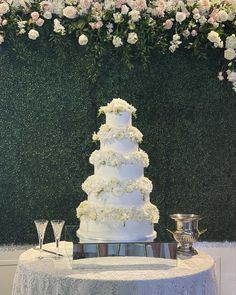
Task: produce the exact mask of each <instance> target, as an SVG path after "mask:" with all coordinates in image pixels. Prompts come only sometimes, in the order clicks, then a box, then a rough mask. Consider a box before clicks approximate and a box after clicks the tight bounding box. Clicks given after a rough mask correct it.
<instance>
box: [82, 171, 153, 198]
mask: <svg viewBox="0 0 236 295" xmlns="http://www.w3.org/2000/svg"><path fill="white" fill-rule="evenodd" d="M82 189H83V191H84V192H86V193H87V194H88V195H89V194H93V195H94V196H96V197H98V198H99V196H100V194H101V193H111V194H112V195H113V196H114V197H121V196H122V195H123V194H124V193H131V192H133V191H135V190H140V192H141V195H142V197H143V199H146V197H147V196H149V194H150V193H151V191H152V189H153V186H152V182H151V181H150V180H149V179H148V178H147V177H141V178H139V179H138V180H126V181H124V180H122V181H120V180H119V179H117V178H115V177H114V178H112V179H109V180H108V179H104V178H101V177H98V176H96V175H91V176H89V177H88V178H87V179H86V180H85V182H84V183H83V184H82Z"/></svg>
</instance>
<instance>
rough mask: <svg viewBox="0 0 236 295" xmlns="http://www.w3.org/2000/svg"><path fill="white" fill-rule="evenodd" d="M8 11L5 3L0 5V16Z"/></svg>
mask: <svg viewBox="0 0 236 295" xmlns="http://www.w3.org/2000/svg"><path fill="white" fill-rule="evenodd" d="M9 9H10V8H9V5H8V4H7V3H5V2H3V3H0V16H1V15H3V14H6V13H7V12H8V11H9Z"/></svg>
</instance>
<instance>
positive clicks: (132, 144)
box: [77, 98, 159, 242]
mask: <svg viewBox="0 0 236 295" xmlns="http://www.w3.org/2000/svg"><path fill="white" fill-rule="evenodd" d="M135 112H136V109H135V108H134V107H133V106H132V105H130V104H128V103H127V102H126V101H124V100H122V99H120V98H114V99H113V100H112V101H111V102H110V103H109V104H107V106H104V107H101V108H100V110H99V114H101V113H104V114H105V115H106V124H104V125H102V126H101V127H100V130H99V131H98V133H94V135H93V140H94V141H100V149H99V150H95V151H94V152H93V153H92V154H91V156H90V159H89V161H90V163H91V164H93V165H94V175H92V176H89V177H88V178H87V179H86V180H85V182H84V183H83V184H82V189H83V190H84V191H85V192H86V193H87V195H88V200H86V201H83V202H82V203H80V205H79V207H78V208H77V217H78V218H79V219H80V227H79V229H78V231H77V236H78V237H79V238H80V241H81V242H96V241H101V242H117V241H120V242H128V241H152V240H153V239H154V238H155V237H156V232H155V231H154V229H153V224H154V223H157V222H158V219H159V211H158V209H157V207H156V206H154V205H153V204H151V203H150V197H149V195H150V192H151V191H152V182H151V181H150V180H149V179H148V178H146V177H144V173H143V170H144V167H147V166H148V165H149V159H148V155H147V154H146V153H145V152H144V151H142V150H141V149H139V147H138V144H139V143H140V142H141V141H142V136H143V135H142V133H141V132H140V131H139V130H138V129H137V128H135V127H133V126H132V121H131V119H132V115H135Z"/></svg>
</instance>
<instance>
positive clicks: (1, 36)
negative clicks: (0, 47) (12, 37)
mask: <svg viewBox="0 0 236 295" xmlns="http://www.w3.org/2000/svg"><path fill="white" fill-rule="evenodd" d="M3 42H4V37H3V35H0V44H2V43H3Z"/></svg>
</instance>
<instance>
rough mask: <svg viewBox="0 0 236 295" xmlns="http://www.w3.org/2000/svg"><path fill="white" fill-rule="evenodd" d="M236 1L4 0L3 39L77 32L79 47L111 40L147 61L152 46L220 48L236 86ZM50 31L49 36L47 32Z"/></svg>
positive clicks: (0, 15) (0, 3) (0, 0)
mask: <svg viewBox="0 0 236 295" xmlns="http://www.w3.org/2000/svg"><path fill="white" fill-rule="evenodd" d="M235 16H236V0H212V1H210V0H186V1H181V0H180V1H179V0H105V1H100V0H44V1H37V0H0V44H4V43H6V44H7V43H8V44H11V40H12V39H14V40H16V41H15V43H16V42H17V40H20V38H21V39H22V38H23V39H24V40H25V39H30V41H31V42H37V41H35V40H37V39H40V38H42V37H43V38H44V40H45V38H48V39H49V40H52V39H53V38H55V36H57V37H60V38H63V37H64V36H65V35H70V34H72V35H74V38H75V40H77V41H78V46H88V47H90V48H93V49H94V48H96V49H97V50H102V48H105V47H106V46H107V45H112V46H113V47H115V48H117V50H121V49H122V50H123V52H124V55H125V56H129V55H130V54H131V55H132V51H133V50H136V51H137V52H138V53H139V54H140V56H141V58H142V59H143V60H145V59H147V58H148V56H149V53H150V52H151V51H152V50H160V51H162V52H167V51H169V52H171V53H174V52H175V51H176V50H177V49H178V48H180V47H185V48H187V49H193V50H194V52H195V53H197V54H198V55H202V54H204V52H205V51H206V49H207V48H208V47H212V48H215V49H220V50H221V51H222V56H224V61H225V62H224V64H223V67H222V69H221V70H220V72H219V74H218V79H219V80H224V78H227V79H228V81H230V82H232V84H233V89H234V90H235V91H236V72H235V71H234V63H235V59H236V17H235ZM45 36H46V37H45Z"/></svg>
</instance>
